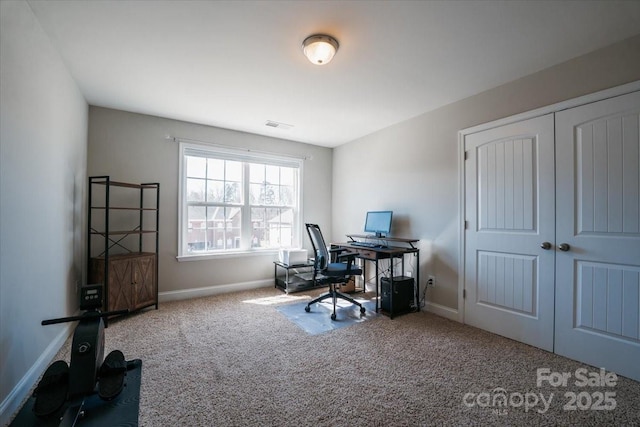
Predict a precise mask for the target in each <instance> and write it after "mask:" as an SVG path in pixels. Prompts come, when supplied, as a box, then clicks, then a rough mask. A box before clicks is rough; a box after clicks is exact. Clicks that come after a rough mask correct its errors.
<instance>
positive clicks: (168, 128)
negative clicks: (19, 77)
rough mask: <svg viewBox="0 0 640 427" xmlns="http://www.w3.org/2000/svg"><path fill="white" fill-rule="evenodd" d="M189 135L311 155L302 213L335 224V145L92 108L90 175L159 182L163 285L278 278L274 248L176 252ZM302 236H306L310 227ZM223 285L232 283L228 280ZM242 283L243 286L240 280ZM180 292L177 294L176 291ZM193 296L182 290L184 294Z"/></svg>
mask: <svg viewBox="0 0 640 427" xmlns="http://www.w3.org/2000/svg"><path fill="white" fill-rule="evenodd" d="M167 135H171V136H174V137H181V138H188V139H192V140H197V141H204V142H211V143H215V144H221V145H228V146H231V147H238V148H243V149H253V150H257V151H263V152H270V153H280V154H286V155H292V156H298V157H306V158H307V159H306V160H305V161H304V165H303V178H302V180H303V183H302V196H303V220H304V221H306V222H316V223H319V224H321V226H322V227H323V228H324V229H325V230H327V231H326V232H327V233H330V232H331V173H332V166H331V164H332V150H331V149H328V148H322V147H318V146H313V145H307V144H301V143H297V142H291V141H286V140H282V139H276V138H269V137H264V136H258V135H253V134H248V133H243V132H236V131H231V130H225V129H220V128H215V127H210V126H202V125H196V124H192V123H187V122H181V121H177V120H170V119H164V118H159V117H153V116H147V115H142V114H134V113H127V112H124V111H118V110H110V109H106V108H99V107H91V108H90V110H89V150H88V151H89V155H88V162H87V170H88V175H89V176H93V175H110V176H111V178H112V179H114V180H117V181H125V182H159V183H160V241H159V242H160V254H159V290H160V292H161V293H162V292H171V291H178V292H179V291H184V290H189V289H194V288H205V287H219V286H223V285H235V284H244V285H245V286H246V287H251V286H259V285H261V284H262V285H264V284H265V283H266V281H268V282H269V284H270V283H272V282H271V281H272V280H273V263H272V261H273V260H275V259H276V256H275V255H274V254H273V253H271V254H268V255H259V256H243V257H235V258H222V259H214V260H200V261H186V262H178V261H177V260H176V256H177V251H178V183H179V180H178V166H179V162H178V154H179V153H178V144H177V143H176V142H174V141H169V140H167V139H166V138H165V137H166V136H167ZM302 233H303V234H302V237H303V242H304V244H305V245H307V246H308V245H309V244H308V238H307V236H306V232H304V231H302ZM225 289H233V287H232V288H225ZM236 289H237V287H236ZM174 295H175V294H174ZM187 296H189V295H188V294H184V295H183V297H187Z"/></svg>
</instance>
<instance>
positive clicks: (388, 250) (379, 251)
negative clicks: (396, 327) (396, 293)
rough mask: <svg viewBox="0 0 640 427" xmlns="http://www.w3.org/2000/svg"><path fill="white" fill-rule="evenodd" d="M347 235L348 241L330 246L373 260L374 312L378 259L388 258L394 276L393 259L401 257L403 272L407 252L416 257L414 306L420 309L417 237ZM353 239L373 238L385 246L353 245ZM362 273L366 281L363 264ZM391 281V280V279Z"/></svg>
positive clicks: (377, 304)
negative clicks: (374, 271)
mask: <svg viewBox="0 0 640 427" xmlns="http://www.w3.org/2000/svg"><path fill="white" fill-rule="evenodd" d="M347 237H348V238H349V239H351V241H349V242H345V243H333V244H332V245H331V246H332V247H334V248H340V249H344V250H347V251H349V252H352V253H355V254H356V257H357V258H360V259H362V260H365V261H372V262H375V265H376V313H377V312H378V309H379V298H378V297H379V288H380V278H379V273H378V261H379V260H381V259H389V260H390V262H389V275H390V277H391V278H393V277H395V276H394V274H393V259H394V258H401V259H402V275H403V274H404V256H405V255H407V254H413V255H414V256H415V257H416V268H415V271H414V273H415V281H416V282H415V300H414V302H415V306H416V309H417V310H416V311H420V249H418V248H417V247H415V245H414V244H415V243H417V242H418V239H403V238H400V237H384V238H378V237H372V236H368V235H359V234H348V235H347ZM355 239H373V240H376V241H382V242H384V244H385V245H386V247H382V248H380V247H373V248H372V247H363V246H355V245H353V244H352V243H353V242H354V241H355ZM363 274H364V276H365V281H366V267H365V266H363ZM392 282H393V280H392ZM390 307H393V292H391V293H390ZM388 314H389V317H391V318H393V308H392V309H391V311H390V312H389V313H388Z"/></svg>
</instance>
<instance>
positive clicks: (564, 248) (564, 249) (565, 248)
mask: <svg viewBox="0 0 640 427" xmlns="http://www.w3.org/2000/svg"><path fill="white" fill-rule="evenodd" d="M558 249H560V250H561V251H562V252H567V251H568V250H569V249H571V246H570V245H569V244H568V243H560V244H559V245H558Z"/></svg>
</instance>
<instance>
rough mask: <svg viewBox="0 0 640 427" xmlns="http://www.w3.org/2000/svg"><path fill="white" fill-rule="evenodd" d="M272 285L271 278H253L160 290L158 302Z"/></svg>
mask: <svg viewBox="0 0 640 427" xmlns="http://www.w3.org/2000/svg"><path fill="white" fill-rule="evenodd" d="M267 286H274V284H273V279H264V280H254V281H251V282H241V283H230V284H227V285H217V286H207V287H204V288H192V289H184V290H179V291H167V292H160V293H159V294H158V301H159V302H168V301H179V300H185V299H191V298H200V297H208V296H211V295H218V294H226V293H229V292H237V291H246V290H250V289H258V288H266V287H267Z"/></svg>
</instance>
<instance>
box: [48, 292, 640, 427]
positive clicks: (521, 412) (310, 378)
mask: <svg viewBox="0 0 640 427" xmlns="http://www.w3.org/2000/svg"><path fill="white" fill-rule="evenodd" d="M315 294H317V292H315V293H306V294H305V293H302V294H293V295H285V294H283V293H281V292H280V291H278V290H275V289H272V288H264V289H258V290H255V291H246V292H240V293H233V294H227V295H221V296H214V297H207V298H200V299H194V300H188V301H178V302H171V303H164V304H161V305H160V309H159V310H147V311H144V312H142V313H138V314H135V315H132V316H129V317H128V318H123V319H121V320H116V321H112V322H111V323H110V326H109V328H108V329H106V349H105V354H107V353H108V352H109V351H111V350H112V349H120V350H122V351H123V353H124V354H125V357H126V358H127V359H137V358H139V359H142V361H143V367H142V390H141V403H140V418H139V422H140V425H142V426H168V425H172V426H174V425H175V426H178V425H180V426H183V425H184V426H245V425H250V426H426V425H519V426H520V425H580V426H586V425H640V383H638V382H635V381H632V380H629V379H626V378H623V377H618V379H617V381H615V385H613V382H614V381H613V380H611V379H610V378H609V380H608V381H609V382H608V384H604V383H602V382H601V381H600V380H598V383H599V384H595V383H596V379H595V378H596V377H598V375H599V371H598V370H597V369H596V368H593V367H590V366H587V365H583V364H580V363H578V362H574V361H571V360H568V359H565V358H563V357H559V356H556V355H554V354H552V353H548V352H545V351H542V350H538V349H536V348H533V347H530V346H527V345H525V344H521V343H518V342H515V341H511V340H509V339H506V338H502V337H499V336H496V335H493V334H490V333H487V332H484V331H481V330H478V329H475V328H472V327H468V326H464V325H461V324H459V323H456V322H452V321H449V320H446V319H443V318H441V317H438V316H435V315H432V314H429V313H424V312H421V313H412V314H407V315H404V316H400V317H397V318H395V319H393V320H390V319H389V318H388V317H386V316H372V318H370V319H367V321H365V322H361V323H354V324H352V325H350V326H348V327H344V328H340V329H336V330H332V331H329V332H326V333H321V334H318V335H309V334H308V333H306V332H305V331H304V330H303V329H301V328H300V327H299V326H298V325H296V324H294V323H293V322H291V321H289V320H288V319H287V317H286V316H284V315H283V314H282V313H281V312H279V311H278V310H277V309H276V307H277V306H279V305H281V304H292V303H300V302H302V301H303V300H304V298H309V297H310V296H311V295H315ZM68 347H69V343H67V344H66V345H65V346H64V347H63V349H62V350H61V352H60V353H59V355H58V358H64V359H66V360H68V354H67V352H68ZM544 368H547V369H548V372H549V374H550V377H551V378H552V379H556V377H558V378H559V375H560V374H562V373H568V374H570V375H571V377H570V378H569V379H568V381H567V384H566V386H557V387H553V386H551V385H550V384H549V381H542V383H541V384H540V386H538V384H537V380H538V378H537V370H538V369H544ZM580 368H583V369H584V372H582V371H578V372H577V374H578V376H577V377H576V370H578V369H580ZM555 374H557V375H555ZM581 374H586V376H592V377H593V379H592V383H593V385H592V386H589V385H583V384H582V383H583V382H582V381H581V380H580V378H581V376H584V375H581ZM598 378H599V377H598ZM574 398H575V399H574ZM597 408H600V410H598V409H597Z"/></svg>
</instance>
